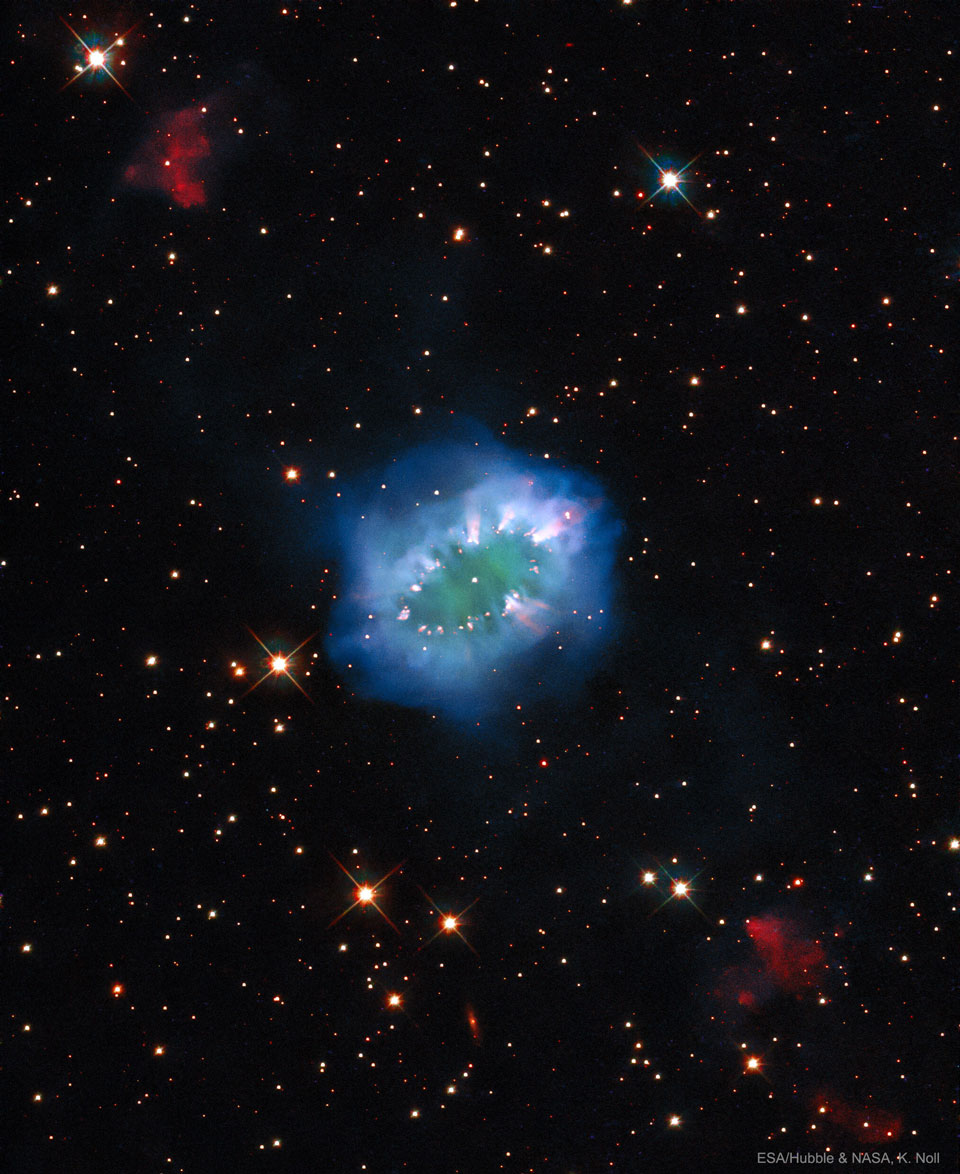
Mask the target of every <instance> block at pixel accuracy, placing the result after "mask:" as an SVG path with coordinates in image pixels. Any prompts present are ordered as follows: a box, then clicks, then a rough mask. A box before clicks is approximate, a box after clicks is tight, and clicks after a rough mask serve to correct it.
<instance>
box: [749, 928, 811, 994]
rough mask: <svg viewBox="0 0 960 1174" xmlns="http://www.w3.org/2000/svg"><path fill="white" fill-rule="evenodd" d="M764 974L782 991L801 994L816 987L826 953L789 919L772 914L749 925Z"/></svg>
mask: <svg viewBox="0 0 960 1174" xmlns="http://www.w3.org/2000/svg"><path fill="white" fill-rule="evenodd" d="M746 928H747V933H748V934H749V935H750V938H751V940H752V941H753V944H754V946H755V947H756V951H757V954H758V955H759V956H760V962H761V964H762V966H763V969H764V971H765V972H766V974H767V975H769V977H770V979H771V980H772V981H773V982H775V983H776V984H777V986H778V987H780V988H781V989H782V990H785V991H789V992H790V993H791V994H795V995H799V994H801V993H802V992H803V991H805V990H807V989H809V988H810V987H812V986H816V985H817V984H818V982H819V981H820V978H821V972H822V971H823V969H824V967H825V966H826V954H825V953H824V949H823V946H821V945H820V943H819V942H818V941H813V940H811V939H809V938H804V937H802V936H801V934H800V931H799V929H798V927H797V926H796V925H795V924H794V923H793V922H792V921H790V920H789V919H788V918H786V917H777V916H776V915H774V914H771V913H768V914H765V915H764V916H762V917H751V918H748V919H747V922H746Z"/></svg>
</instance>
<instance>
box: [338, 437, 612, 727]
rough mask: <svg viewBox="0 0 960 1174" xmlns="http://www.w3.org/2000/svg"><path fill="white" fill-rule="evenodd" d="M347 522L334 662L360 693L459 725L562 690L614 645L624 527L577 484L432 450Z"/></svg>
mask: <svg viewBox="0 0 960 1174" xmlns="http://www.w3.org/2000/svg"><path fill="white" fill-rule="evenodd" d="M350 513H351V515H352V516H351V517H350V518H348V519H346V520H345V521H344V524H343V525H342V527H341V528H340V531H339V534H338V538H339V542H340V545H341V551H342V556H343V560H344V562H345V564H346V571H347V575H346V584H345V590H344V591H343V593H342V595H341V598H340V599H339V601H338V602H337V604H336V605H335V607H334V611H333V615H332V620H331V632H330V636H329V639H328V651H329V653H330V655H331V658H332V659H333V661H334V662H335V663H336V664H337V665H338V666H339V667H340V669H341V671H342V673H343V676H344V677H345V679H346V680H347V681H348V682H349V683H350V684H351V686H352V687H354V688H356V689H357V691H358V692H360V693H362V694H364V695H367V696H371V697H376V698H379V699H381V700H385V701H391V702H396V703H399V704H402V705H409V706H416V707H422V708H427V709H431V710H433V711H436V712H441V713H444V714H446V715H447V716H451V717H454V718H457V719H467V720H469V719H471V718H473V717H475V716H480V715H482V714H484V713H489V712H490V711H492V710H496V709H499V708H507V707H511V708H515V707H516V706H517V705H521V706H522V705H523V704H524V703H526V702H528V701H533V700H538V699H541V698H543V697H545V696H550V697H556V696H557V695H565V694H569V693H570V692H572V691H573V689H574V688H575V686H576V685H577V684H579V683H581V682H582V681H583V679H584V677H585V676H586V675H587V673H588V670H589V668H590V666H591V665H592V664H593V663H594V661H595V658H596V656H597V654H598V653H599V652H600V651H601V650H602V648H603V647H604V646H605V644H606V643H607V641H608V639H609V636H610V634H611V632H612V628H613V625H612V623H611V616H610V612H609V608H610V603H611V597H612V593H613V590H612V588H613V584H612V570H613V561H614V553H615V542H616V537H617V534H618V533H619V524H618V523H617V522H616V521H615V520H614V519H613V518H612V517H611V516H610V513H609V510H608V507H607V505H606V503H605V501H604V498H603V495H602V492H601V491H600V489H599V488H598V487H597V486H596V485H595V484H594V483H593V482H592V481H590V480H589V479H588V478H586V477H584V476H582V475H579V474H572V473H569V472H566V471H558V470H554V469H551V468H549V467H538V468H536V469H530V468H525V467H522V466H521V465H520V464H519V462H518V461H516V459H515V458H513V457H512V456H511V455H510V454H509V453H507V451H506V450H504V449H503V448H501V447H499V446H494V445H492V444H489V443H488V444H484V445H476V444H472V445H432V446H429V447H427V448H424V449H419V450H416V451H415V452H413V453H412V454H410V455H409V456H407V457H406V458H403V459H402V460H400V461H398V462H396V464H394V465H393V466H392V467H391V468H390V469H389V471H388V472H386V473H385V474H383V475H382V476H381V477H380V478H379V479H378V483H377V485H376V487H375V488H374V489H373V490H372V491H371V495H370V499H368V500H367V501H361V502H360V503H359V504H357V505H356V506H353V507H350Z"/></svg>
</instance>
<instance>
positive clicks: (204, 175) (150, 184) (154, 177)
mask: <svg viewBox="0 0 960 1174" xmlns="http://www.w3.org/2000/svg"><path fill="white" fill-rule="evenodd" d="M207 112H208V107H207V106H203V105H197V106H185V107H183V109H181V110H174V111H171V112H169V113H167V114H162V115H160V116H159V117H158V118H157V120H156V122H155V124H154V126H153V127H152V128H151V130H150V131H149V132H148V133H147V136H146V138H144V139H143V141H142V142H141V143H140V145H139V146H138V147H137V149H136V151H135V152H134V155H133V158H132V159H131V160H130V162H129V163H128V164H127V166H126V169H125V170H124V173H123V180H124V183H126V184H127V186H128V187H132V188H138V189H139V190H141V191H149V192H157V193H159V194H161V195H166V196H169V197H170V199H172V200H173V202H174V203H175V204H177V205H178V206H179V207H181V208H196V207H202V206H203V205H204V204H206V202H207V183H208V181H209V179H210V178H211V174H212V167H213V149H212V147H211V139H210V135H209V133H208V131H207V128H206V126H205V124H204V120H205V118H206V115H207Z"/></svg>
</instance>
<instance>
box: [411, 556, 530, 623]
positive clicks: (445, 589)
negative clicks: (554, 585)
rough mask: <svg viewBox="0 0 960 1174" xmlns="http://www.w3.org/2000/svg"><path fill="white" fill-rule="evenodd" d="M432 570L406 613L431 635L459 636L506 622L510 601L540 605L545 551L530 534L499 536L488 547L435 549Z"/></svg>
mask: <svg viewBox="0 0 960 1174" xmlns="http://www.w3.org/2000/svg"><path fill="white" fill-rule="evenodd" d="M431 553H432V555H433V556H434V558H435V563H434V565H433V566H432V567H430V568H427V569H425V570H424V572H423V573H422V575H421V576H420V579H419V582H418V584H417V585H418V586H419V587H420V590H419V591H415V590H408V591H405V592H404V593H403V596H402V598H401V599H400V608H401V611H402V610H403V609H409V616H408V617H407V621H406V622H408V623H410V624H411V625H412V626H413V627H414V628H416V629H419V628H420V627H421V626H426V628H427V629H428V630H430V631H431V632H438V631H440V630H442V631H443V632H454V631H458V630H460V629H462V628H465V627H466V626H467V625H468V624H473V625H474V626H476V625H477V624H481V625H483V626H489V625H494V624H497V623H499V622H500V620H501V618H502V616H503V614H504V610H505V608H506V607H507V601H508V599H510V598H517V597H519V598H522V599H528V600H529V599H538V598H539V597H540V595H541V594H542V592H541V582H540V573H539V572H540V562H541V561H542V558H543V555H544V553H545V552H544V551H543V549H542V548H540V547H538V546H537V545H536V543H534V542H533V540H532V539H531V538H530V537H529V536H528V535H525V534H515V533H514V534H511V533H505V534H497V535H496V536H495V537H494V538H493V539H492V540H491V541H489V542H486V543H483V544H467V543H462V542H459V541H454V542H451V543H450V544H449V546H446V547H443V548H437V547H434V549H433V551H432V552H431Z"/></svg>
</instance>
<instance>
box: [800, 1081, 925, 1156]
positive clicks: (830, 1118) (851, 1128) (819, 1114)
mask: <svg viewBox="0 0 960 1174" xmlns="http://www.w3.org/2000/svg"><path fill="white" fill-rule="evenodd" d="M810 1108H811V1110H812V1111H813V1114H814V1117H815V1119H816V1122H817V1124H818V1125H819V1124H820V1123H821V1122H822V1123H824V1124H827V1123H830V1124H832V1125H835V1126H836V1127H837V1128H838V1129H842V1130H843V1132H844V1133H849V1134H851V1135H852V1136H853V1137H855V1138H856V1140H857V1141H862V1142H864V1143H866V1144H869V1145H882V1144H883V1143H884V1142H888V1141H890V1142H892V1141H896V1140H897V1138H898V1137H899V1136H900V1134H901V1133H902V1132H903V1120H902V1119H901V1118H900V1117H898V1116H897V1115H896V1114H895V1113H889V1112H887V1111H886V1110H885V1109H873V1108H868V1109H858V1108H856V1107H855V1106H854V1105H851V1104H850V1103H849V1102H848V1101H845V1100H844V1099H843V1098H842V1097H840V1096H836V1095H835V1094H832V1093H820V1094H818V1095H817V1096H815V1097H814V1098H813V1099H812V1101H811V1102H810Z"/></svg>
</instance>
